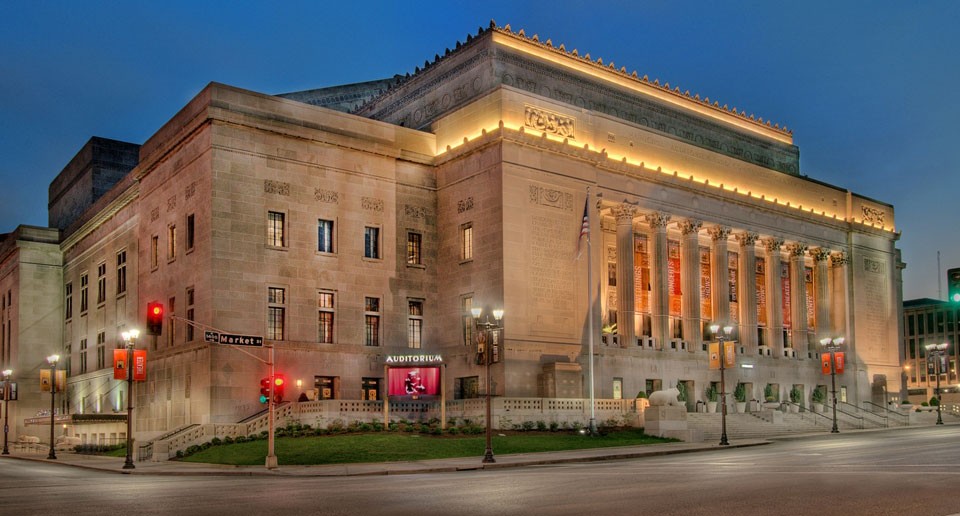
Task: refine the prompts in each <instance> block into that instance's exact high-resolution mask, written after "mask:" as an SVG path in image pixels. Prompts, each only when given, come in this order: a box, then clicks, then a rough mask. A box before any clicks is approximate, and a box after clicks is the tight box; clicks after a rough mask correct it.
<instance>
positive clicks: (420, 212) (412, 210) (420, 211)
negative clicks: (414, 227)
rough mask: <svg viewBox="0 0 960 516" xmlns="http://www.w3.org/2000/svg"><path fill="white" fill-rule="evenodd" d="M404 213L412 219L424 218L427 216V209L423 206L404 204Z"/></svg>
mask: <svg viewBox="0 0 960 516" xmlns="http://www.w3.org/2000/svg"><path fill="white" fill-rule="evenodd" d="M403 212H404V214H405V215H406V216H407V217H408V218H411V219H423V218H426V216H427V209H426V208H424V207H423V206H412V205H410V204H405V205H403Z"/></svg>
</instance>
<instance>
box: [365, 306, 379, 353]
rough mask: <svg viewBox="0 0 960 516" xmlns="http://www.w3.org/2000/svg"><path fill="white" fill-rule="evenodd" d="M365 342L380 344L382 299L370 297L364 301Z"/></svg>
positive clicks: (374, 344) (372, 344)
mask: <svg viewBox="0 0 960 516" xmlns="http://www.w3.org/2000/svg"><path fill="white" fill-rule="evenodd" d="M363 310H364V314H363V316H364V319H365V322H364V327H365V329H364V344H366V345H367V346H379V345H380V299H379V298H376V297H368V298H366V299H365V301H364V307H363Z"/></svg>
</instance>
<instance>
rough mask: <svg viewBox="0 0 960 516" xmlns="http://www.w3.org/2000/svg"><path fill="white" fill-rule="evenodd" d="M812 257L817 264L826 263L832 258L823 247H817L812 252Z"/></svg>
mask: <svg viewBox="0 0 960 516" xmlns="http://www.w3.org/2000/svg"><path fill="white" fill-rule="evenodd" d="M810 256H812V257H813V261H815V262H818V263H819V262H825V261H827V258H829V257H830V251H829V250H827V249H824V248H822V247H815V248H813V249H811V250H810Z"/></svg>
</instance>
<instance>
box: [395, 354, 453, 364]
mask: <svg viewBox="0 0 960 516" xmlns="http://www.w3.org/2000/svg"><path fill="white" fill-rule="evenodd" d="M442 362H443V357H441V356H440V355H387V358H386V360H385V363H387V364H440V363H442Z"/></svg>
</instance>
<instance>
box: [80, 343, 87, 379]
mask: <svg viewBox="0 0 960 516" xmlns="http://www.w3.org/2000/svg"><path fill="white" fill-rule="evenodd" d="M86 372H87V339H80V374H84V373H86Z"/></svg>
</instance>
